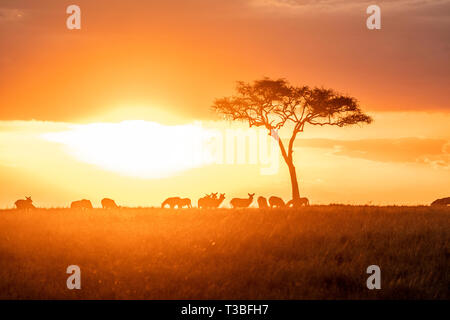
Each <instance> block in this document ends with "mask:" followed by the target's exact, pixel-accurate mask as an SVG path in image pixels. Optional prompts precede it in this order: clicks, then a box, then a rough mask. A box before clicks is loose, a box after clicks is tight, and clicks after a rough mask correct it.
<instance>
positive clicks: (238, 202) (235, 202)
mask: <svg viewBox="0 0 450 320" xmlns="http://www.w3.org/2000/svg"><path fill="white" fill-rule="evenodd" d="M254 195H255V194H254V193H248V199H241V198H233V199H231V201H230V203H231V205H232V207H233V208H247V207H248V206H249V205H251V204H252V202H253V196H254Z"/></svg>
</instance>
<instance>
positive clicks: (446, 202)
mask: <svg viewBox="0 0 450 320" xmlns="http://www.w3.org/2000/svg"><path fill="white" fill-rule="evenodd" d="M431 205H432V206H448V205H450V197H448V198H442V199H437V200H434V201H433V202H432V203H431Z"/></svg>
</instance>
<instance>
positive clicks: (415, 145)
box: [295, 137, 450, 169]
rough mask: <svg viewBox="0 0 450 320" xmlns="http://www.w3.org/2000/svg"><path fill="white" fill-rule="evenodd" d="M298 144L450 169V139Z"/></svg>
mask: <svg viewBox="0 0 450 320" xmlns="http://www.w3.org/2000/svg"><path fill="white" fill-rule="evenodd" d="M295 147H300V148H302V147H309V148H324V149H332V154H333V155H337V156H346V157H351V158H360V159H366V160H371V161H378V162H403V163H422V164H429V165H431V166H433V167H436V168H444V169H450V141H448V140H444V139H425V138H415V137H411V138H398V139H363V140H333V139H301V140H300V139H299V140H297V141H296V143H295Z"/></svg>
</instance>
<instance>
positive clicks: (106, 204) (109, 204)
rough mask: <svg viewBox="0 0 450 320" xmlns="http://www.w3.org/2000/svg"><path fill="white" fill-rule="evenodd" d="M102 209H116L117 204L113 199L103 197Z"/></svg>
mask: <svg viewBox="0 0 450 320" xmlns="http://www.w3.org/2000/svg"><path fill="white" fill-rule="evenodd" d="M102 207H103V209H117V208H118V207H119V206H118V205H117V204H116V203H115V202H114V200H113V199H109V198H104V199H102Z"/></svg>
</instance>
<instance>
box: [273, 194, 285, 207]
mask: <svg viewBox="0 0 450 320" xmlns="http://www.w3.org/2000/svg"><path fill="white" fill-rule="evenodd" d="M269 204H270V207H271V208H274V207H276V208H284V207H286V204H285V203H284V201H283V199H281V198H280V197H275V196H271V197H270V198H269Z"/></svg>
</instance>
